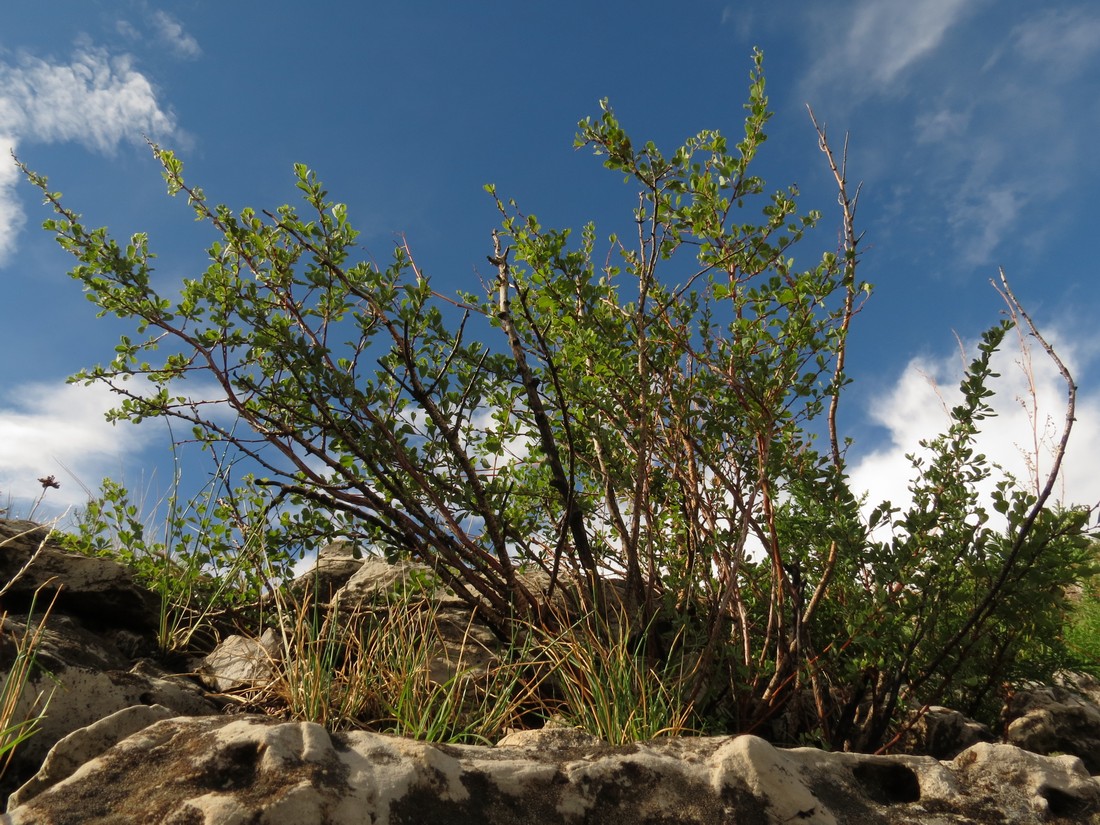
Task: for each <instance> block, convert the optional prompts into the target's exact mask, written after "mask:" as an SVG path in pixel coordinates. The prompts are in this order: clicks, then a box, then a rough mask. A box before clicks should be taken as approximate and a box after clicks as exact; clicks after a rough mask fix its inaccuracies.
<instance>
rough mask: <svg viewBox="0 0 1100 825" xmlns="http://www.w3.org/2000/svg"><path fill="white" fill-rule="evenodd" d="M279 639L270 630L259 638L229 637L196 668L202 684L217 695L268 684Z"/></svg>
mask: <svg viewBox="0 0 1100 825" xmlns="http://www.w3.org/2000/svg"><path fill="white" fill-rule="evenodd" d="M280 646H281V645H280V640H279V635H278V633H277V632H276V631H275V630H274V629H273V628H270V627H269V628H268V629H267V630H265V631H264V633H263V635H262V636H261V637H260V638H259V639H251V638H248V637H245V636H236V635H234V636H228V637H226V638H225V639H224V640H222V642H221V644H219V645H218V646H217V647H216V648H214V650H213V651H212V652H210V653H209V654H208V655H207V656H206V658H205V659H203V662H202V664H201V665H200V666H199V667H198V675H199V678H200V679H202V681H203V683H204V684H206V685H207V686H208V687H210V688H211V689H212V690H215V691H217V692H219V693H225V692H226V691H230V690H236V689H237V688H239V687H244V686H249V685H253V684H256V683H262V682H267V681H270V679H271V678H272V675H273V673H274V667H273V665H274V663H275V662H277V661H279V659H280V658H281V654H282V651H281V650H280Z"/></svg>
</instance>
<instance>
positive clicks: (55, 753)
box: [8, 705, 175, 808]
mask: <svg viewBox="0 0 1100 825" xmlns="http://www.w3.org/2000/svg"><path fill="white" fill-rule="evenodd" d="M174 715H175V714H174V713H173V712H172V711H171V710H169V709H168V708H166V707H164V705H134V706H133V707H129V708H124V709H122V710H119V711H115V712H114V713H112V714H111V715H110V716H107V717H104V718H103V719H100V720H99V721H98V722H96V723H94V724H91V725H89V726H88V727H86V728H80V729H79V730H75V731H73V732H72V733H70V734H69V735H68V736H66V737H65V738H63V739H62V740H61V741H60V742H58V743H57V744H56V745H54V747H53V748H52V749H51V750H50V752H49V755H48V756H47V757H46V761H45V762H43V763H42V768H41V769H40V770H39V771H38V773H37V774H35V775H34V777H33V778H32V779H31V780H30V781H28V782H27V783H26V784H25V785H23V787H21V788H20V789H19V790H17V791H16V792H15V793H13V794H12V795H11V796H10V797H9V798H8V806H9V807H12V808H14V807H16V806H17V805H21V804H22V803H23V802H24V801H26V800H28V799H31V798H32V797H35V796H38V794H40V793H42V792H43V791H44V790H46V789H47V788H49V787H51V786H53V785H56V784H57V783H58V782H60V781H61V780H63V779H68V778H69V777H70V776H72V775H73V773H75V772H76V769H77V768H79V767H80V766H81V765H83V764H85V763H86V762H90V761H91V760H93V759H95V758H96V757H97V756H99V755H100V754H102V753H103V752H104V751H106V750H107V749H108V748H110V747H112V746H113V745H116V744H117V743H118V742H120V741H122V740H123V739H125V738H126V737H127V736H130V735H131V734H134V733H137V732H138V731H140V730H144V729H145V728H147V727H149V725H151V724H153V723H154V722H159V721H160V720H161V719H170V718H172V717H173V716H174Z"/></svg>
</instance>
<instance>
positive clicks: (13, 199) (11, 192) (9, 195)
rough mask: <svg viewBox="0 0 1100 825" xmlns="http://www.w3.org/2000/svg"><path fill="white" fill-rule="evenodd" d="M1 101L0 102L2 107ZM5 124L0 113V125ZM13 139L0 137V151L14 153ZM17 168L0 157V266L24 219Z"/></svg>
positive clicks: (9, 252)
mask: <svg viewBox="0 0 1100 825" xmlns="http://www.w3.org/2000/svg"><path fill="white" fill-rule="evenodd" d="M2 104H3V101H0V106H2ZM3 122H5V120H4V117H3V113H2V112H0V123H3ZM16 148H17V147H16V142H15V138H13V137H11V136H9V135H0V151H5V150H6V152H14V151H15V150H16ZM19 178H20V174H19V167H17V166H16V165H15V164H14V163H12V161H11V156H10V155H7V154H6V155H5V156H3V157H0V264H2V263H3V262H4V260H5V259H6V258H7V257H8V256H9V255H11V253H12V252H14V251H15V239H16V236H17V235H18V234H19V230H21V229H22V228H23V224H24V223H25V222H26V218H25V216H24V215H23V210H22V209H21V208H20V206H19V199H18V196H17V195H16V190H15V186H16V184H17V183H18V182H19Z"/></svg>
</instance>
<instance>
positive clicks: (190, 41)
mask: <svg viewBox="0 0 1100 825" xmlns="http://www.w3.org/2000/svg"><path fill="white" fill-rule="evenodd" d="M152 22H153V27H154V29H155V30H156V32H157V35H158V38H159V39H160V40H161V42H163V43H165V44H167V45H168V47H169V48H170V49H171V50H172V51H173V52H174V53H175V54H176V55H178V56H179V57H185V58H188V59H191V60H193V59H195V58H197V57H199V56H200V55H201V54H202V48H201V47H200V46H199V41H197V40H196V39H195V38H194V37H192V36H191V35H189V34H188V33H187V32H186V31H185V30H184V28H183V24H182V23H180V21H179V20H177V19H176V18H175V17H173V16H172V15H170V14H169V13H168V12H166V11H157V12H154V13H153V17H152Z"/></svg>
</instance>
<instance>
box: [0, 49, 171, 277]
mask: <svg viewBox="0 0 1100 825" xmlns="http://www.w3.org/2000/svg"><path fill="white" fill-rule="evenodd" d="M0 129H3V131H4V134H3V135H2V136H0V151H3V153H4V155H5V156H4V157H0V264H3V263H4V261H5V259H6V258H7V256H9V255H10V254H11V253H12V252H13V251H14V249H15V239H16V235H17V233H18V231H19V229H20V227H21V226H22V224H23V212H22V207H21V205H20V203H19V201H18V198H17V196H16V193H15V187H14V182H15V179H16V178H17V177H18V174H17V173H16V171H15V169H14V167H13V165H12V163H11V160H10V158H8V157H6V155H7V153H8V151H9V150H11V149H14V148H15V146H16V145H17V144H19V143H24V142H26V143H59V142H70V141H71V142H74V143H80V144H83V145H84V146H86V147H88V148H89V149H92V150H95V151H99V152H105V153H109V152H112V151H114V150H115V149H116V148H117V146H118V144H119V143H121V142H123V141H132V142H138V141H140V140H141V136H142V134H143V133H144V134H147V135H150V136H153V137H163V136H166V135H170V134H173V133H175V132H176V122H175V118H174V116H173V115H172V113H171V111H168V110H165V109H164V108H162V106H161V104H160V103H159V102H158V100H157V94H156V90H155V89H154V88H153V85H152V83H150V81H149V79H148V78H147V77H145V75H143V74H142V73H141V72H139V71H137V70H136V69H135V68H134V66H133V61H132V59H131V58H130V57H128V56H126V55H121V56H110V55H108V54H107V53H106V52H104V51H103V50H101V49H95V48H88V49H84V50H82V51H80V52H78V53H77V54H76V55H74V57H73V60H72V62H70V63H66V64H62V63H50V62H47V61H45V60H41V59H38V58H35V57H27V56H24V57H23V58H22V59H20V60H19V61H18V62H17V63H15V64H12V63H6V62H2V61H0Z"/></svg>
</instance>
